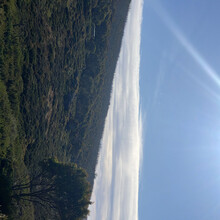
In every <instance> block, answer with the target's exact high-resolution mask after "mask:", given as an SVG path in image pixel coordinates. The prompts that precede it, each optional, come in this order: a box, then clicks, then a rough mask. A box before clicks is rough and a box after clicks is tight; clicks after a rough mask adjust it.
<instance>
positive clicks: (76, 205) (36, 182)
mask: <svg viewBox="0 0 220 220" xmlns="http://www.w3.org/2000/svg"><path fill="white" fill-rule="evenodd" d="M28 188H31V192H25V189H28ZM12 192H13V193H12V198H13V199H16V200H26V201H30V202H33V203H35V204H39V205H41V206H43V207H46V208H48V209H49V210H51V211H53V213H54V212H55V213H56V214H57V215H59V216H60V218H61V219H64V220H65V219H68V220H70V219H79V218H83V217H86V216H87V214H88V213H89V211H88V206H89V205H90V204H91V202H90V195H91V190H90V184H89V182H88V181H87V173H86V171H85V170H84V169H82V168H78V167H77V165H76V164H70V163H69V164H67V163H60V162H58V161H56V160H53V159H49V160H44V161H42V162H41V163H40V170H39V172H38V174H36V175H35V176H34V177H33V178H32V179H31V180H30V181H28V182H27V183H22V184H17V185H14V186H12Z"/></svg>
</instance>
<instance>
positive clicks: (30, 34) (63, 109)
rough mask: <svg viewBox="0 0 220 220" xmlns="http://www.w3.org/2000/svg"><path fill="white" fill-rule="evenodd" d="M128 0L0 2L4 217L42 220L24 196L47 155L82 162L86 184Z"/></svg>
mask: <svg viewBox="0 0 220 220" xmlns="http://www.w3.org/2000/svg"><path fill="white" fill-rule="evenodd" d="M129 2H130V0H125V1H119V0H99V1H97V0H63V1H60V0H56V1H55V0H54V1H47V0H40V1H37V0H31V1H30V0H2V1H0V161H1V167H0V186H2V187H1V189H4V191H3V190H2V191H1V193H0V205H1V207H0V210H1V211H2V213H4V214H7V215H8V216H9V218H12V219H28V220H31V219H34V218H35V219H49V217H48V216H47V214H46V213H47V212H46V211H45V212H44V211H42V207H41V205H39V203H42V201H39V198H38V199H37V200H36V199H34V200H33V199H31V195H34V194H35V193H36V190H38V187H40V189H41V188H42V186H37V185H35V186H33V184H36V183H33V180H34V179H35V177H36V176H38V175H39V170H41V169H42V163H40V162H41V161H45V159H47V158H54V157H55V158H58V161H60V163H55V165H56V166H58V167H61V165H62V167H65V166H66V164H67V163H69V162H74V163H76V164H77V165H78V166H79V167H83V168H84V169H85V170H86V171H87V172H88V180H89V181H90V183H91V186H92V184H93V179H94V176H95V165H96V161H97V155H98V150H99V142H100V139H101V135H102V131H103V126H104V120H105V116H106V113H107V109H108V105H109V99H110V91H111V85H112V79H113V74H114V70H115V66H116V61H117V57H118V54H119V49H120V44H121V38H122V34H123V29H124V24H125V20H126V15H127V11H128V7H129ZM48 163H49V162H48V160H47V163H46V164H48ZM38 164H41V165H40V166H39V165H38ZM46 164H44V166H46ZM55 165H54V166H55ZM74 166H75V165H74ZM75 168H76V167H75ZM71 169H72V168H71ZM77 169H78V168H77ZM82 172H83V173H84V171H82ZM48 175H49V174H48ZM54 178H55V177H54ZM41 179H42V178H41ZM43 179H44V178H43ZM43 179H42V180H43ZM48 179H49V177H48V178H46V179H44V180H43V181H46V180H48ZM55 179H56V178H55ZM21 180H23V182H22V183H21ZM69 181H71V180H70V179H69ZM18 182H19V184H20V185H22V184H26V186H24V185H23V186H22V187H21V188H15V186H16V185H17V184H16V183H18ZM10 187H12V188H10ZM10 189H13V190H12V191H13V194H11V193H12V191H10ZM53 189H55V188H53ZM56 189H57V188H56ZM42 190H43V188H42ZM45 190H46V189H45ZM47 190H48V189H47ZM15 191H16V192H15ZM50 193H52V194H53V195H54V191H53V192H50ZM50 193H49V194H50ZM72 193H73V192H72ZM49 194H47V196H48V195H49ZM21 195H26V196H21ZM25 198H26V199H25ZM6 200H7V201H6ZM32 200H33V201H32ZM37 201H38V202H37ZM44 202H45V201H44ZM37 203H38V204H37ZM7 204H12V205H13V210H15V211H14V212H12V210H11V209H10V207H11V206H8V205H7ZM83 204H86V202H85V203H83ZM81 205H82V204H81ZM86 205H88V203H87V204H86ZM53 206H54V204H53ZM82 206H83V205H82ZM39 210H41V212H39ZM40 213H42V214H40ZM52 213H54V214H57V213H58V214H59V213H60V212H58V211H52ZM58 214H57V216H59V215H58ZM57 218H58V217H57ZM53 219H56V218H55V217H54V218H53ZM58 219H59V218H58ZM61 219H65V217H64V216H62V217H61ZM66 219H71V218H70V217H68V218H67V217H66Z"/></svg>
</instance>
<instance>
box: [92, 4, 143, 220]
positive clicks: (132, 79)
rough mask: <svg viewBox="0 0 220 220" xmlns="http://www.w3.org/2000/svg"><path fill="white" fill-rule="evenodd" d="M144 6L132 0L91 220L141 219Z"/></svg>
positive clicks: (104, 135)
mask: <svg viewBox="0 0 220 220" xmlns="http://www.w3.org/2000/svg"><path fill="white" fill-rule="evenodd" d="M142 8H143V1H142V0H135V1H134V0H132V1H131V4H130V9H129V12H128V18H127V22H126V25H125V30H124V36H123V39H122V45H121V50H120V55H119V60H118V62H117V66H116V71H115V76H114V80H113V87H112V94H111V100H110V106H109V110H108V113H107V117H106V121H105V127H104V132H103V137H102V140H101V149H100V153H99V159H98V164H97V167H96V173H97V177H96V179H95V182H94V187H93V192H92V198H91V201H93V202H94V203H93V204H92V205H91V206H90V215H89V217H88V219H89V220H95V219H105V220H111V219H114V220H121V219H126V220H137V219H138V191H139V169H140V163H141V154H142V123H141V114H140V97H139V66H140V38H141V37H140V36H141V22H142Z"/></svg>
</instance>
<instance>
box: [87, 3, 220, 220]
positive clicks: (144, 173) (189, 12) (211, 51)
mask: <svg viewBox="0 0 220 220" xmlns="http://www.w3.org/2000/svg"><path fill="white" fill-rule="evenodd" d="M142 3H143V1H142V0H132V3H131V7H130V11H129V15H128V20H127V23H126V27H125V33H124V37H123V41H122V47H121V51H120V56H119V60H118V63H117V67H116V71H115V77H114V81H113V87H112V94H111V101H110V106H109V110H108V115H107V117H106V122H105V128H104V133H103V137H102V140H101V150H100V154H99V155H100V156H99V160H98V164H97V168H96V173H97V178H96V179H95V183H94V188H93V193H92V201H94V204H93V205H91V206H90V210H91V213H90V216H89V220H137V219H140V220H219V219H220V117H219V115H220V62H219V58H220V28H219V25H220V13H219V11H220V1H218V0H210V1H208V0H182V1H180V0H179V1H177V0H160V1H159V0H145V1H144V6H143V4H142ZM142 12H143V14H142ZM141 22H142V24H141Z"/></svg>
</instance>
